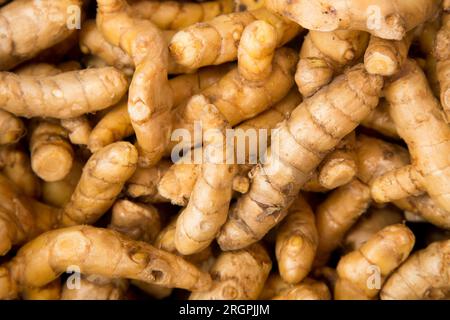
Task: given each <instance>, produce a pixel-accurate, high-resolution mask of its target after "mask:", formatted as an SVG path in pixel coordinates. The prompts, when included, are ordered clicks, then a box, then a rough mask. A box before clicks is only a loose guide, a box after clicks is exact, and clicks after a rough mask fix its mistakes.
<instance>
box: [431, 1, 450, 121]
mask: <svg viewBox="0 0 450 320" xmlns="http://www.w3.org/2000/svg"><path fill="white" fill-rule="evenodd" d="M449 12H450V8H449V9H448V10H447V11H445V12H444V14H443V17H442V27H441V29H440V30H439V31H438V33H437V34H436V38H435V41H434V48H433V57H434V58H435V60H436V77H437V80H438V82H439V89H440V99H441V104H442V108H443V109H444V112H445V115H446V120H447V123H449V122H450V80H449V79H450V13H449Z"/></svg>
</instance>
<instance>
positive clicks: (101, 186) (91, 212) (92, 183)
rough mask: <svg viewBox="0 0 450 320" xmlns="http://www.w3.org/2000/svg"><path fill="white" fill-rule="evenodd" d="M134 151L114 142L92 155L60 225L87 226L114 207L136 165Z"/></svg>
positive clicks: (132, 148) (133, 148)
mask: <svg viewBox="0 0 450 320" xmlns="http://www.w3.org/2000/svg"><path fill="white" fill-rule="evenodd" d="M137 157H138V155H137V151H136V148H135V147H134V146H133V145H132V144H130V143H129V142H124V141H122V142H116V143H113V144H110V145H109V146H106V147H104V148H103V149H100V150H99V151H97V152H96V153H94V154H93V155H92V156H91V157H90V158H89V160H88V162H87V163H86V165H85V166H84V168H83V174H82V175H81V178H80V181H79V182H78V185H77V187H76V188H75V191H74V193H73V195H72V197H71V200H70V202H69V203H68V204H67V205H66V206H65V207H64V210H63V213H62V216H61V225H63V226H70V225H76V224H91V223H94V222H95V221H97V219H99V218H100V217H101V216H102V215H103V214H104V213H105V212H106V211H107V210H108V209H109V207H111V205H112V204H113V203H114V200H115V198H116V196H117V195H118V194H119V193H120V191H121V190H122V188H123V186H124V184H125V182H126V181H127V180H128V179H129V178H130V177H131V175H132V174H133V173H134V170H135V169H136V164H137Z"/></svg>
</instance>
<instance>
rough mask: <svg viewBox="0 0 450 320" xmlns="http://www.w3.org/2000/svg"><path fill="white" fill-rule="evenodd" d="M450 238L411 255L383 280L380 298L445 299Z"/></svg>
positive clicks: (448, 292)
mask: <svg viewBox="0 0 450 320" xmlns="http://www.w3.org/2000/svg"><path fill="white" fill-rule="evenodd" d="M449 264H450V240H445V241H437V242H433V243H432V244H430V245H429V246H428V247H426V248H425V249H422V250H419V251H417V252H415V253H414V254H412V255H411V256H410V257H409V258H408V259H407V260H406V261H405V263H403V264H402V265H401V266H400V267H399V268H398V269H397V270H396V271H395V272H394V273H393V274H392V275H391V276H390V277H389V279H388V280H387V281H386V283H385V284H384V286H383V288H382V290H381V293H380V297H381V299H383V300H392V299H399V300H419V299H448V298H449V296H450V269H449V267H448V266H449Z"/></svg>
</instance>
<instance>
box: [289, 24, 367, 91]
mask: <svg viewBox="0 0 450 320" xmlns="http://www.w3.org/2000/svg"><path fill="white" fill-rule="evenodd" d="M368 40H369V35H368V34H367V33H366V32H362V31H351V30H350V31H349V30H338V31H333V32H318V31H310V32H309V33H308V34H307V35H306V37H305V40H304V41H303V44H302V48H301V50H300V60H299V62H298V65H297V72H296V73H295V82H296V83H297V86H298V89H299V91H300V92H301V94H302V95H303V96H304V97H309V96H312V95H313V94H314V93H316V91H317V90H319V89H320V88H322V87H323V86H325V85H327V84H328V83H330V81H331V80H332V79H333V77H334V76H335V75H336V74H339V73H341V72H342V71H343V69H344V67H346V66H350V65H351V64H354V63H355V62H357V60H358V59H359V58H360V57H361V55H362V54H363V52H364V50H365V49H366V47H367V42H368Z"/></svg>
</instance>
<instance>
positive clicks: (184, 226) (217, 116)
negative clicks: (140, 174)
mask: <svg viewBox="0 0 450 320" xmlns="http://www.w3.org/2000/svg"><path fill="white" fill-rule="evenodd" d="M190 103H191V104H198V105H199V108H204V109H205V111H206V113H207V114H208V115H209V117H211V118H210V119H207V120H206V121H207V123H206V128H205V129H206V130H214V132H213V133H210V134H209V135H208V134H207V136H205V137H204V141H203V142H204V146H203V148H204V154H203V161H202V165H201V169H200V173H199V176H198V178H197V179H196V182H195V185H194V188H193V190H192V194H191V197H190V199H189V203H188V204H187V206H186V208H185V209H184V210H183V211H182V212H181V213H180V215H179V217H178V219H177V227H176V233H175V246H176V248H177V250H178V252H180V253H181V254H184V255H187V254H193V253H196V252H199V251H201V250H203V249H205V248H206V247H207V246H209V244H210V243H211V242H212V241H213V240H214V238H215V236H216V235H217V233H218V231H219V229H220V227H221V226H222V225H223V224H224V223H225V221H226V219H227V214H228V209H229V205H230V200H231V196H232V184H233V178H234V175H235V173H236V166H235V165H234V164H228V163H230V162H229V161H228V160H229V158H228V157H229V155H228V154H227V152H228V151H227V149H228V148H227V147H226V141H225V131H226V129H227V128H229V125H228V124H227V123H226V121H225V120H224V118H223V116H222V115H221V113H220V112H219V110H217V108H216V107H215V106H214V105H213V104H211V103H210V102H209V101H208V100H207V99H206V98H205V97H204V96H202V95H197V96H194V97H192V98H191V100H190ZM203 123H204V126H205V121H203ZM231 163H232V162H231ZM205 198H206V199H208V200H207V201H205Z"/></svg>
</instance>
